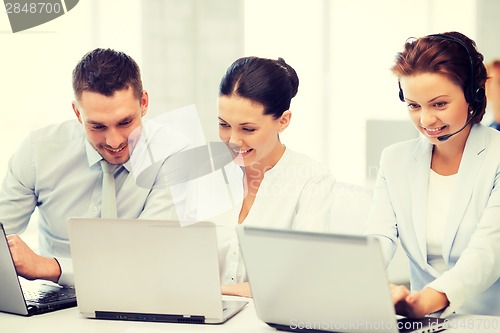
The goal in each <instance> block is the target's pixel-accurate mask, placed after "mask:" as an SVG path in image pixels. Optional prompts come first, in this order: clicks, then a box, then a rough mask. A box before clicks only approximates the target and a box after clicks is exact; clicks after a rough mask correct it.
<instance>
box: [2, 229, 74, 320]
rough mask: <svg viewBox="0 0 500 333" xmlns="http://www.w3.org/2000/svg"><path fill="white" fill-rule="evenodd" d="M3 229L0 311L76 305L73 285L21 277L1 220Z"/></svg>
mask: <svg viewBox="0 0 500 333" xmlns="http://www.w3.org/2000/svg"><path fill="white" fill-rule="evenodd" d="M0 230H1V231H0V277H1V278H0V279H1V282H0V311H2V312H9V313H14V314H19V315H23V316H31V315H35V314H40V313H45V312H51V311H55V310H60V309H65V308H69V307H74V306H76V295H75V290H74V289H73V288H67V287H61V286H59V285H57V284H55V283H52V282H50V281H43V280H35V281H28V280H26V279H24V278H21V277H18V276H17V272H16V268H15V266H14V262H13V260H12V255H11V253H10V249H9V245H8V243H7V238H6V234H5V230H4V227H3V225H2V223H0Z"/></svg>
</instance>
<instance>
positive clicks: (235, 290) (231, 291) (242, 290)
mask: <svg viewBox="0 0 500 333" xmlns="http://www.w3.org/2000/svg"><path fill="white" fill-rule="evenodd" d="M221 290H222V295H229V296H243V297H248V298H251V297H252V292H251V291H250V284H249V283H248V282H243V283H235V284H226V285H223V286H222V288H221Z"/></svg>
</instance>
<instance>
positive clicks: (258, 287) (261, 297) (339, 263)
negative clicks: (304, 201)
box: [237, 226, 445, 333]
mask: <svg viewBox="0 0 500 333" xmlns="http://www.w3.org/2000/svg"><path fill="white" fill-rule="evenodd" d="M237 232H238V238H239V242H240V247H241V251H242V255H243V259H244V261H245V265H246V268H247V273H248V279H249V282H250V286H251V290H252V294H253V298H254V305H255V309H256V312H257V316H258V317H259V318H260V319H261V320H262V321H264V322H265V323H267V324H268V325H270V326H272V327H274V328H276V329H279V330H286V331H294V332H297V331H307V332H324V331H327V332H379V333H381V332H387V333H396V332H426V333H427V332H437V331H440V330H443V329H444V325H443V324H444V322H445V320H443V319H439V318H424V319H421V320H409V319H406V318H401V319H402V321H399V322H398V321H397V316H396V314H395V310H394V306H393V303H392V299H391V296H390V291H389V282H388V280H387V277H386V272H385V266H384V263H383V258H382V253H381V250H380V246H379V244H378V241H377V239H374V238H367V237H361V236H359V237H358V236H349V235H334V234H321V233H308V232H297V231H290V230H276V229H273V230H271V229H260V228H252V227H245V226H238V229H237Z"/></svg>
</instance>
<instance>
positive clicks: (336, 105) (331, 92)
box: [245, 0, 476, 184]
mask: <svg viewBox="0 0 500 333" xmlns="http://www.w3.org/2000/svg"><path fill="white" fill-rule="evenodd" d="M263 8H265V10H263ZM475 8H476V0H464V1H453V0H440V1H435V0H426V1H424V0H422V1H413V0H377V1H372V0H310V1H303V0H288V1H287V0H273V1H269V0H247V1H246V2H245V54H246V55H252V54H254V55H259V56H269V57H274V58H276V57H278V56H281V57H284V58H285V60H287V61H288V62H289V63H290V64H291V65H292V66H293V67H294V68H295V69H296V70H297V73H298V74H299V78H300V87H299V93H298V95H297V97H296V98H295V99H294V100H293V104H292V111H293V118H292V124H291V126H290V127H289V129H287V132H286V135H283V141H284V142H285V143H286V144H287V145H288V146H290V147H292V148H293V149H296V150H299V151H302V152H305V153H307V154H309V155H311V156H312V157H314V158H316V159H317V160H320V161H322V162H324V163H327V164H328V165H329V166H330V167H331V168H332V169H333V171H334V173H335V174H336V176H337V177H338V178H339V179H341V180H342V181H348V182H352V183H358V184H365V183H366V178H365V176H366V168H367V166H366V164H365V153H366V152H365V143H366V140H367V138H366V128H365V123H366V121H367V120H368V119H387V120H406V119H407V114H406V111H405V107H404V106H403V105H402V103H400V102H399V99H398V98H397V85H396V80H395V78H394V77H393V75H392V74H391V72H390V70H389V69H390V67H391V65H392V64H393V60H394V57H395V55H396V53H397V52H399V51H400V50H402V46H403V44H404V42H405V40H406V39H407V38H408V37H410V36H415V37H419V36H422V35H426V34H430V33H439V32H444V31H450V30H457V31H461V32H463V33H465V34H467V35H468V36H470V37H471V38H475V37H476V15H475ZM369 139H370V138H369ZM374 139H375V138H374ZM368 167H374V166H368ZM375 167H376V166H375Z"/></svg>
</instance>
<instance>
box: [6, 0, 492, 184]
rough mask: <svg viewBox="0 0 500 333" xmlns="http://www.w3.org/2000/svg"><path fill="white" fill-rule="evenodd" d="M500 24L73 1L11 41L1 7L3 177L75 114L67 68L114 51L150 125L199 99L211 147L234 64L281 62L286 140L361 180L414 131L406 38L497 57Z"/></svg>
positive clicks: (329, 7) (375, 8) (395, 3)
mask: <svg viewBox="0 0 500 333" xmlns="http://www.w3.org/2000/svg"><path fill="white" fill-rule="evenodd" d="M499 17H500V1H497V0H463V1H454V0H418V1H415V0H378V1H371V0H148V1H142V0H105V1H99V0H80V2H79V3H78V5H77V6H76V7H75V8H74V9H73V10H71V11H70V12H68V13H67V14H65V15H63V16H62V17H59V18H57V19H55V20H53V21H51V22H48V23H46V24H43V25H41V26H38V27H35V28H32V29H30V30H27V31H24V32H19V33H15V34H14V33H12V32H11V31H10V26H9V22H8V18H7V15H6V14H5V12H2V13H0V45H1V49H2V52H1V56H0V59H1V61H0V73H1V77H2V79H1V80H0V92H1V97H2V107H1V109H2V112H0V126H1V127H2V130H1V131H0V136H1V142H2V149H1V150H0V175H2V176H3V174H4V173H5V170H6V166H7V161H8V158H9V156H10V155H11V154H12V152H13V151H14V150H15V149H16V148H17V146H18V145H19V144H20V142H21V140H22V139H23V138H24V137H25V136H26V134H27V133H28V131H29V130H31V129H35V128H39V127H41V126H43V125H46V124H50V123H53V122H58V121H60V120H62V119H71V118H73V117H74V115H73V111H72V110H71V101H72V98H73V96H72V90H71V71H72V69H73V67H74V66H75V64H76V63H77V62H78V61H79V59H80V58H81V56H82V55H83V54H84V53H86V52H87V51H89V50H91V49H93V48H95V47H111V48H115V49H118V50H123V51H125V52H126V53H128V54H130V55H131V56H132V57H134V58H135V59H136V60H137V62H138V63H139V65H140V66H141V68H142V70H143V81H144V86H145V88H146V89H147V90H148V91H149V93H150V109H149V118H151V117H153V116H154V115H158V114H161V113H163V112H167V111H169V110H172V109H174V108H177V107H181V106H184V105H187V104H195V105H196V106H197V108H198V111H199V113H200V117H201V120H202V123H203V126H204V130H205V133H206V135H207V139H208V140H217V120H216V117H217V88H218V82H219V80H220V78H221V76H222V75H223V73H224V71H225V69H226V68H227V67H228V66H229V64H230V63H231V62H232V61H233V60H235V59H236V58H237V57H240V56H244V55H257V56H263V57H273V58H276V57H279V56H281V57H283V58H285V60H286V61H287V62H289V63H290V64H291V65H292V66H294V67H295V69H296V70H297V72H298V74H299V77H300V81H301V83H300V87H299V93H298V95H297V97H296V98H295V99H294V100H293V104H292V111H293V118H292V124H291V126H290V127H289V128H288V129H287V131H285V133H284V134H283V135H282V138H283V142H284V143H286V144H287V146H289V147H291V148H292V149H294V150H297V151H301V152H304V153H307V154H309V155H310V156H312V157H313V158H315V159H317V160H319V161H322V162H324V163H326V164H328V165H329V166H330V167H331V168H332V171H333V172H334V173H335V175H336V176H337V177H338V178H339V179H340V180H342V181H346V182H352V183H357V184H361V185H365V184H366V183H367V181H368V180H369V179H371V178H373V177H374V176H375V174H376V171H377V165H376V164H377V163H376V160H377V158H378V151H377V150H378V149H379V146H383V145H385V144H386V142H390V141H394V140H396V141H397V140H399V139H400V138H403V137H405V136H408V137H412V136H415V135H416V134H415V132H413V130H412V128H411V126H408V125H409V122H408V121H407V114H406V110H405V106H404V104H403V103H401V102H399V100H398V99H397V97H396V96H397V88H396V80H395V78H394V77H393V75H392V74H391V73H390V70H389V68H390V67H391V65H392V63H393V60H394V56H395V54H396V52H398V51H400V50H401V49H402V45H403V43H404V41H405V40H406V39H407V38H408V37H410V36H422V35H425V34H429V33H436V32H443V31H450V30H457V31H461V32H463V33H465V34H467V35H468V36H470V37H471V38H473V39H475V40H476V41H477V43H478V46H479V50H480V51H481V52H482V53H483V54H484V55H485V57H486V59H487V60H488V59H491V58H492V57H495V56H500V43H498V41H497V40H496V38H497V37H496V36H498V32H499V31H500V24H499V23H498V18H499ZM388 129H392V131H391V130H388ZM384 134H385V135H384ZM370 153H375V156H372V155H373V154H370Z"/></svg>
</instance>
